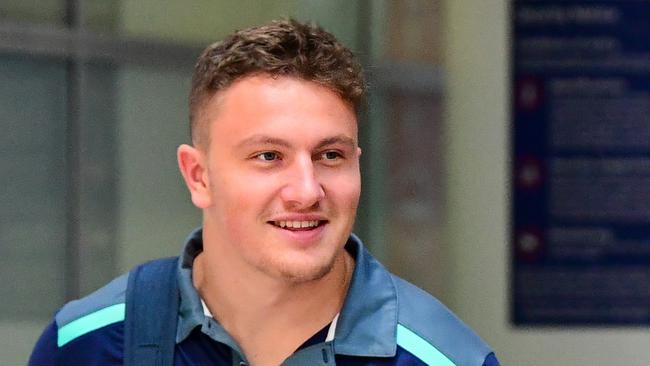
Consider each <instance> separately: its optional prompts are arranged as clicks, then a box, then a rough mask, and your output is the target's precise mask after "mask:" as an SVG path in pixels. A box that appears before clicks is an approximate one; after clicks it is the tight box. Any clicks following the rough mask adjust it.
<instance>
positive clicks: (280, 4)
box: [119, 0, 361, 48]
mask: <svg viewBox="0 0 650 366" xmlns="http://www.w3.org/2000/svg"><path fill="white" fill-rule="evenodd" d="M360 3H361V2H359V1H347V0H328V1H320V0H318V1H317V0H283V1H266V0H240V1H237V2H233V1H230V0H214V1H202V2H192V4H191V5H188V3H187V2H185V1H178V0H177V1H169V2H166V6H164V7H161V6H159V5H158V2H157V1H155V0H123V1H122V6H121V9H122V12H121V18H120V22H121V23H120V25H119V29H120V31H121V32H122V33H123V34H125V35H128V36H136V37H144V38H149V39H152V38H157V39H164V40H169V41H175V42H182V43H190V44H199V45H204V44H205V45H207V44H208V43H212V42H214V41H216V40H219V39H220V38H222V37H223V36H224V35H226V34H229V33H230V32H232V31H233V30H235V29H241V28H245V27H248V26H252V25H258V24H262V23H266V22H268V21H270V20H272V19H280V18H288V17H295V18H297V19H300V20H313V21H316V22H317V23H319V24H321V25H323V26H324V27H325V28H326V29H328V30H330V31H331V32H333V33H334V34H336V35H337V36H338V37H339V38H340V39H341V40H343V41H345V42H346V44H348V46H350V47H352V48H355V47H356V43H355V40H356V34H357V29H356V27H357V15H358V14H359V11H358V8H359V6H360V5H359V4H360ZM342 14H345V16H341V15H342ZM142 19H147V21H146V22H143V21H142Z"/></svg>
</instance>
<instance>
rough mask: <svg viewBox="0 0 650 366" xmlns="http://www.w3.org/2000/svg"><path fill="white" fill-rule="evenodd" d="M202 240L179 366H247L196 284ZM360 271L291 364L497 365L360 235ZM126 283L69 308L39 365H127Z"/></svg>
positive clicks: (187, 251) (185, 308)
mask: <svg viewBox="0 0 650 366" xmlns="http://www.w3.org/2000/svg"><path fill="white" fill-rule="evenodd" d="M202 248H203V243H202V232H201V230H200V229H199V230H196V231H195V232H193V233H192V234H191V235H190V237H189V238H188V240H187V243H186V245H185V247H184V249H183V253H182V255H181V260H180V261H179V267H178V273H177V275H178V276H177V277H178V281H179V288H180V293H181V301H180V307H179V312H178V328H177V331H176V348H175V354H174V358H175V365H179V366H184V365H217V366H219V365H224V366H225V365H228V366H231V365H239V364H241V365H246V364H247V361H246V358H245V356H244V355H243V353H242V352H241V349H240V347H239V346H238V345H237V343H236V342H235V341H234V339H233V338H232V337H231V336H230V335H229V334H228V332H227V331H226V330H225V329H224V328H223V327H222V326H221V325H220V324H219V323H218V322H217V321H216V320H215V319H214V318H212V316H211V315H210V314H209V311H207V308H205V307H204V305H203V302H202V300H201V298H200V297H199V294H198V292H197V291H196V289H195V288H194V286H193V285H192V264H193V261H194V258H196V256H197V255H198V254H199V253H200V252H201V251H202ZM346 250H347V251H348V252H349V253H350V254H351V255H352V257H353V258H354V259H355V262H356V265H355V269H354V273H353V276H352V281H351V284H350V288H349V290H348V294H347V296H346V299H345V302H344V305H343V308H342V309H341V312H340V313H339V315H338V317H337V319H336V321H334V322H332V323H331V324H330V325H328V326H326V327H324V328H323V329H321V330H320V331H319V332H317V333H316V334H314V335H313V336H312V337H311V338H310V339H307V340H305V342H304V343H303V344H302V346H300V347H299V348H298V349H297V350H296V351H295V352H294V353H293V354H292V355H291V356H290V357H289V358H288V359H287V360H285V362H283V363H282V365H283V366H314V365H322V366H334V365H349V366H407V365H408V366H424V365H430V366H433V365H435V366H498V365H499V363H498V361H497V359H496V357H495V356H494V353H493V351H492V350H491V349H490V348H489V346H487V345H486V344H485V343H484V342H483V341H482V340H481V339H480V338H479V337H478V336H477V335H476V334H475V333H474V332H473V331H472V330H470V329H469V328H468V327H467V326H466V325H465V324H464V323H462V322H461V321H460V320H459V319H458V318H457V317H456V316H455V315H453V314H452V313H451V312H450V311H449V310H448V309H447V308H446V307H444V306H443V305H442V304H441V303H440V302H438V301H437V300H436V299H434V298H433V297H431V296H430V295H429V294H427V293H425V292H424V291H422V290H420V289H418V288H417V287H415V286H413V285H411V284H410V283H408V282H406V281H404V280H402V279H400V278H398V277H396V276H394V275H392V274H390V273H389V272H388V271H387V270H386V269H385V268H384V267H383V266H382V265H381V264H380V263H379V262H377V261H376V260H375V259H374V258H373V257H372V256H371V255H370V254H369V253H368V252H367V251H366V250H365V249H364V247H363V244H362V243H361V241H360V240H359V239H358V238H357V237H356V236H354V235H352V236H351V237H350V239H349V240H348V242H347V244H346ZM126 285H127V275H123V276H121V277H118V278H116V279H115V280H113V281H112V282H110V283H109V284H108V285H106V286H105V287H103V288H101V289H99V290H98V291H96V292H94V293H92V294H91V295H89V296H87V297H85V298H83V299H80V300H76V301H72V302H70V303H68V304H66V305H65V306H64V307H63V308H62V309H61V310H60V311H59V312H58V313H57V314H56V316H55V318H54V320H53V321H52V322H51V323H50V324H49V325H48V326H47V328H46V329H45V331H44V332H43V334H42V336H41V337H40V339H39V340H38V342H37V344H36V346H35V348H34V351H33V353H32V356H31V359H30V361H29V365H30V366H46V365H48V366H54V365H57V366H58V365H121V364H122V360H123V354H124V349H123V338H124V312H125V304H124V302H125V293H126Z"/></svg>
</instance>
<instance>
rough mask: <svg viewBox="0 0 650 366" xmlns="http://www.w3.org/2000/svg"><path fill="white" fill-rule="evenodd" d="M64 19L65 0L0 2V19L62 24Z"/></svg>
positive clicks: (5, 0)
mask: <svg viewBox="0 0 650 366" xmlns="http://www.w3.org/2000/svg"><path fill="white" fill-rule="evenodd" d="M64 19H65V0H39V1H24V0H2V1H1V2H0V21H2V20H11V21H18V22H31V23H48V24H54V25H63V24H64Z"/></svg>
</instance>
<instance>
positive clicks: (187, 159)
mask: <svg viewBox="0 0 650 366" xmlns="http://www.w3.org/2000/svg"><path fill="white" fill-rule="evenodd" d="M176 156H177V158H178V168H179V169H180V171H181V174H182V175H183V179H184V180H185V184H186V185H187V189H189V191H190V195H191V196H192V203H194V206H196V207H198V208H202V209H203V208H207V207H210V205H212V195H211V192H210V182H209V181H208V179H209V178H208V174H207V168H206V161H205V160H206V159H205V155H204V154H203V152H202V151H201V150H199V149H197V148H195V147H193V146H190V145H186V144H183V145H181V146H179V147H178V150H177V152H176Z"/></svg>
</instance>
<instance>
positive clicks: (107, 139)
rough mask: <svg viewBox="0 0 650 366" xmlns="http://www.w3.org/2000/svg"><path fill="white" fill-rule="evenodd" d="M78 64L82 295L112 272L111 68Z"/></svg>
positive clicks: (114, 203)
mask: <svg viewBox="0 0 650 366" xmlns="http://www.w3.org/2000/svg"><path fill="white" fill-rule="evenodd" d="M79 67H80V68H81V70H80V71H81V77H80V79H79V80H81V83H80V84H81V85H80V86H81V89H80V93H79V100H78V101H77V103H79V119H80V123H79V132H78V133H79V141H78V146H79V167H78V169H77V172H76V179H77V180H78V185H79V186H78V187H79V192H78V195H79V196H78V199H79V214H78V215H79V218H80V219H79V224H80V226H79V228H78V229H79V242H80V245H79V253H78V258H79V274H78V280H79V290H80V295H84V294H87V293H89V292H91V291H93V290H96V289H97V288H99V287H101V286H102V285H104V284H105V283H106V281H107V280H109V279H110V278H111V277H113V276H114V275H115V273H116V259H115V256H116V255H115V242H116V240H117V237H116V233H117V217H116V215H117V207H118V197H117V180H118V175H119V171H118V170H117V167H116V164H117V163H116V161H117V154H118V151H117V148H116V145H117V143H116V141H115V138H116V129H117V127H116V123H115V122H116V118H117V117H116V111H115V105H116V98H117V97H116V94H115V93H116V88H117V86H116V84H117V82H116V77H117V76H116V75H117V71H116V67H115V66H113V65H110V64H107V63H92V64H84V65H80V66H79Z"/></svg>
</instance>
